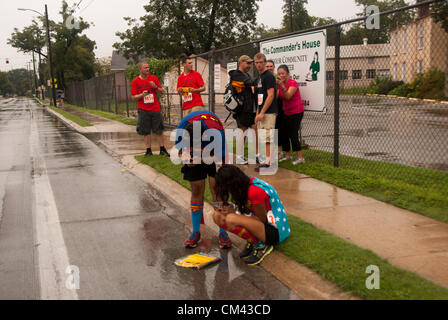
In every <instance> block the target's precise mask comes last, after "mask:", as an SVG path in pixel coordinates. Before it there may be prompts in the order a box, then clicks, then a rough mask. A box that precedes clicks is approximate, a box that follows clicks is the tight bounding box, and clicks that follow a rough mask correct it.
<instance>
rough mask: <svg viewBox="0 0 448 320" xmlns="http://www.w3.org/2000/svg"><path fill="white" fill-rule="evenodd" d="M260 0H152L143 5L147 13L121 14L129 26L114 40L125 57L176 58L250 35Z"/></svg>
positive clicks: (231, 42) (118, 33)
mask: <svg viewBox="0 0 448 320" xmlns="http://www.w3.org/2000/svg"><path fill="white" fill-rule="evenodd" d="M259 1H260V0H229V1H218V0H212V1H208V0H190V1H186V0H172V1H164V0H154V1H151V4H150V5H146V6H144V8H145V10H146V12H147V14H146V15H144V16H142V17H140V18H139V19H138V20H137V19H131V18H129V17H126V18H124V19H125V20H126V21H127V22H128V29H127V30H126V31H124V32H117V33H116V35H117V36H119V37H120V40H121V42H117V43H115V44H114V48H116V49H117V50H118V51H120V52H121V53H122V54H123V55H124V56H125V57H126V58H128V59H131V60H133V61H134V62H137V61H138V60H139V59H140V58H141V57H142V56H147V57H154V58H160V59H163V58H175V57H178V56H179V55H180V54H181V53H185V54H187V55H190V54H192V53H202V52H206V51H209V50H210V48H211V45H212V44H213V43H214V45H215V46H216V47H217V48H220V47H225V46H230V45H233V44H235V43H237V42H239V41H241V39H242V38H245V37H247V36H249V35H250V34H251V33H252V32H253V30H254V29H255V26H256V13H257V11H258V2H259Z"/></svg>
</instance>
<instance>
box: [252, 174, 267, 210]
mask: <svg viewBox="0 0 448 320" xmlns="http://www.w3.org/2000/svg"><path fill="white" fill-rule="evenodd" d="M253 180H254V177H250V181H251V182H252V181H253ZM247 198H248V199H247V202H248V208H249V210H250V211H251V212H255V210H254V207H253V205H254V204H262V203H264V205H265V206H266V212H268V211H269V210H272V207H271V204H270V202H269V196H268V194H267V193H266V192H264V190H263V189H262V188H260V187H258V186H255V185H253V184H251V185H250V186H249V191H248V194H247Z"/></svg>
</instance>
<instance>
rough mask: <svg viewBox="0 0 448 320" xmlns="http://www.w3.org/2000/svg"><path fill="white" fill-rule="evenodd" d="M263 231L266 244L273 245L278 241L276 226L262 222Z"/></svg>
mask: <svg viewBox="0 0 448 320" xmlns="http://www.w3.org/2000/svg"><path fill="white" fill-rule="evenodd" d="M264 231H265V235H266V241H265V243H266V244H268V245H272V246H275V245H276V244H277V243H278V242H279V235H278V230H277V228H276V227H274V226H273V225H271V224H269V223H268V222H266V223H265V224H264Z"/></svg>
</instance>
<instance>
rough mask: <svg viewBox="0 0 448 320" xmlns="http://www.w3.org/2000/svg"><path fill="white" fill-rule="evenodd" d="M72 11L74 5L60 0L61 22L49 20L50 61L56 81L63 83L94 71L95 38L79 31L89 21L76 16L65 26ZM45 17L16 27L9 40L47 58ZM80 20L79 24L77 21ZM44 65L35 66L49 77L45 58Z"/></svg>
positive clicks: (20, 48)
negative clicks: (75, 18) (68, 25)
mask: <svg viewBox="0 0 448 320" xmlns="http://www.w3.org/2000/svg"><path fill="white" fill-rule="evenodd" d="M74 12H75V6H73V7H70V6H69V5H68V4H67V2H66V1H65V0H63V1H62V7H61V11H60V12H59V13H60V14H61V16H62V22H59V23H56V22H54V21H52V20H50V21H49V25H50V33H51V40H52V44H53V64H54V68H55V76H56V77H57V78H58V83H59V84H60V85H62V86H63V87H64V86H65V84H66V83H67V82H70V81H75V80H84V79H89V78H91V77H93V76H94V75H95V54H94V52H93V51H94V49H95V48H96V44H95V41H92V40H90V39H89V38H88V37H87V36H86V35H83V34H82V33H83V32H84V31H85V30H87V29H88V28H89V27H90V23H88V22H86V21H84V20H83V19H82V17H79V18H77V24H76V25H75V27H74V28H68V27H67V25H66V21H67V19H68V18H69V17H70V16H72V15H73V14H74ZM43 20H44V19H43V18H41V19H40V22H41V24H42V25H40V24H39V23H38V21H36V20H33V22H32V24H31V25H30V26H28V27H25V28H24V29H23V30H22V31H19V30H18V29H17V28H15V29H14V32H13V33H12V34H11V38H10V39H8V44H9V45H11V46H12V47H14V48H17V49H18V50H19V51H22V52H27V53H28V52H35V53H37V54H40V55H42V56H43V57H46V58H47V55H46V54H44V53H43V51H44V50H43V48H44V47H45V46H46V34H45V32H44V30H45V28H46V26H45V24H44V21H43ZM78 23H79V24H78ZM45 63H46V66H42V65H39V67H38V70H39V74H40V77H41V79H43V80H46V79H49V76H48V74H49V72H48V70H49V65H48V63H49V62H48V59H47V60H46V61H45Z"/></svg>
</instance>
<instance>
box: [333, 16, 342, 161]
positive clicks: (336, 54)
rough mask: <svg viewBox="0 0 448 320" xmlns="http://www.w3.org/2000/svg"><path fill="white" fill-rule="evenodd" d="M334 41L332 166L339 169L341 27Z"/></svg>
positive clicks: (338, 27) (337, 27)
mask: <svg viewBox="0 0 448 320" xmlns="http://www.w3.org/2000/svg"><path fill="white" fill-rule="evenodd" d="M335 28H336V41H335V45H334V58H335V59H334V74H335V77H334V150H333V165H334V166H335V167H339V83H340V62H341V61H340V58H341V50H340V49H341V27H340V26H339V25H337V26H336V27H335Z"/></svg>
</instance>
